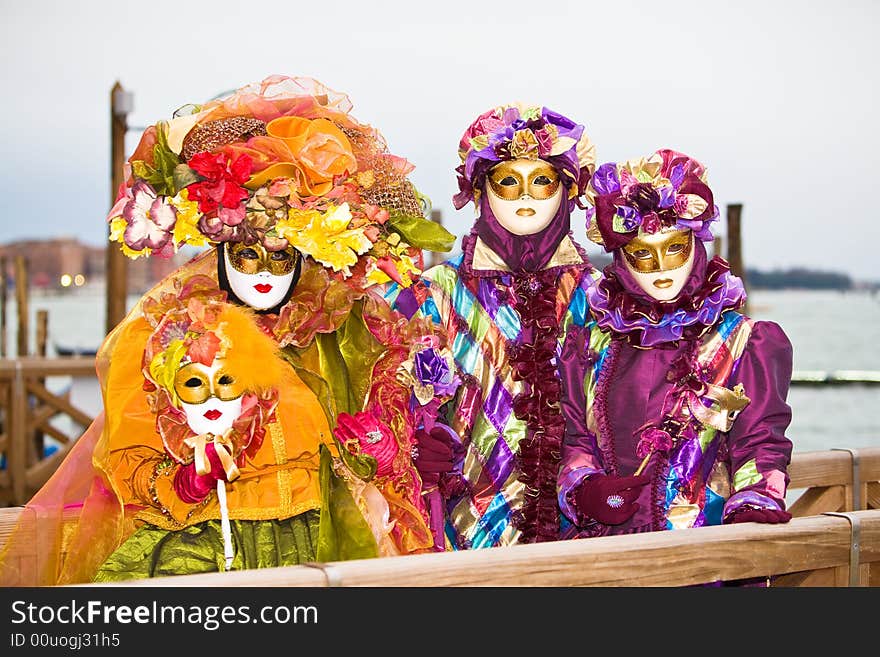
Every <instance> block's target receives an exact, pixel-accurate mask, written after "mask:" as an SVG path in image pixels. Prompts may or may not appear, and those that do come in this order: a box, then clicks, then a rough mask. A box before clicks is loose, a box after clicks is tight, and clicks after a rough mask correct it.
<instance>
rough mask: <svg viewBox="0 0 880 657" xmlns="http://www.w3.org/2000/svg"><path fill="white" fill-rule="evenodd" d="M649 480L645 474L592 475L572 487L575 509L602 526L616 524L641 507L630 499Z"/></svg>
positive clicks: (637, 494) (635, 495) (637, 493)
mask: <svg viewBox="0 0 880 657" xmlns="http://www.w3.org/2000/svg"><path fill="white" fill-rule="evenodd" d="M650 481H651V478H650V476H649V475H647V474H643V475H639V476H638V477H615V476H611V475H602V474H598V475H593V476H591V477H588V478H587V479H585V480H584V483H582V484H581V485H580V486H579V487H578V488H577V489H576V490H575V493H574V499H573V501H574V505H575V508H576V509H577V511H578V512H579V513H581V514H583V515H584V516H587V517H588V518H592V519H593V520H596V521H598V522H601V523H602V524H603V525H619V524H621V523H624V522H626V521H627V520H629V519H630V518H632V517H633V516H634V515H635V513H636V511H638V510H639V508H641V505H640V504H638V502H635V501H634V500H635V499H636V498H638V496H639V493H641V490H642V487H643V486H647V485H648V484H649V483H650Z"/></svg>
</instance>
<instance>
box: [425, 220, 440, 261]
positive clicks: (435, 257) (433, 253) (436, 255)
mask: <svg viewBox="0 0 880 657" xmlns="http://www.w3.org/2000/svg"><path fill="white" fill-rule="evenodd" d="M431 221H434V222H436V223H438V224H440V225H441V226H442V225H443V213H442V212H440V210H431ZM442 261H443V256H442V255H440V254H439V253H437V252H436V251H431V264H430V265H428V266H429V267H433V266H435V265H439V264H440V263H441V262H442Z"/></svg>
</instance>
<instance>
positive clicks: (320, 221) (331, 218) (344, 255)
mask: <svg viewBox="0 0 880 657" xmlns="http://www.w3.org/2000/svg"><path fill="white" fill-rule="evenodd" d="M351 219H352V215H351V210H350V209H349V207H348V203H343V204H342V205H339V206H335V207H332V208H331V209H330V210H328V211H327V212H323V213H322V212H319V211H317V210H305V211H304V210H297V209H291V210H290V212H289V213H288V217H287V219H282V220H280V221H279V222H278V223H276V224H275V232H277V233H278V235H279V237H283V238H284V239H286V240H288V241H289V242H290V244H291V245H293V246H294V247H295V248H296V249H298V250H299V251H300V252H301V253H303V254H305V255H308V256H310V257H311V258H312V259H314V260H315V261H317V262H319V263H321V264H322V265H324V266H325V267H330V268H332V269H333V271H341V272H343V274H344V275H346V276H348V275H350V274H351V270H350V269H349V267H351V266H353V265H354V264H356V263H357V259H358V256H359V255H361V254H363V253H366V252H367V251H369V250H370V248H371V247H372V246H373V242H371V241H370V238H368V237H367V236H366V234H365V233H364V229H363V228H354V229H350V228H349V224H350V223H351Z"/></svg>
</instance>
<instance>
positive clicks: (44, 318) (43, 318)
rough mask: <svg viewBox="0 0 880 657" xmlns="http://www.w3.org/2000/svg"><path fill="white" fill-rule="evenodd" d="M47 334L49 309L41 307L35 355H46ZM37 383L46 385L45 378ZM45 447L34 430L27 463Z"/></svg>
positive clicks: (36, 460)
mask: <svg viewBox="0 0 880 657" xmlns="http://www.w3.org/2000/svg"><path fill="white" fill-rule="evenodd" d="M48 335H49V311H48V310H45V309H43V308H41V309H40V310H38V311H37V336H36V337H37V339H36V342H37V356H39V357H40V358H45V357H46V342H47V339H48ZM37 385H40V386H44V385H46V379H45V378H43V377H40V378H39V379H37ZM39 406H40V404H39V402H37V403H35V404H34V408H35V409H36V408H39ZM45 448H46V436H45V434H44V433H43V432H42V431H40V430H39V429H35V430H34V453H33V455H32V458H29V459H28V465H32V464H33V463H37V462H38V461H39V460H40V459H42V458H43V452H44V450H45Z"/></svg>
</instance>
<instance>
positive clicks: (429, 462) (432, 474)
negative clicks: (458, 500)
mask: <svg viewBox="0 0 880 657" xmlns="http://www.w3.org/2000/svg"><path fill="white" fill-rule="evenodd" d="M453 435H454V433H453V431H452V429H451V428H450V427H448V426H446V425H445V424H435V425H434V426H433V427H432V428H431V431H430V432H429V431H425V430H424V429H418V430H417V431H416V433H415V439H416V444H415V447H416V451H415V456H414V458H413V462H414V463H415V466H416V470H418V471H419V475H420V476H421V477H422V483H423V484H425V486H436V485H437V484H438V483H439V482H440V475H443V474H445V473H447V472H449V471H451V470H452V468H453V461H454V449H453Z"/></svg>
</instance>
